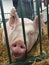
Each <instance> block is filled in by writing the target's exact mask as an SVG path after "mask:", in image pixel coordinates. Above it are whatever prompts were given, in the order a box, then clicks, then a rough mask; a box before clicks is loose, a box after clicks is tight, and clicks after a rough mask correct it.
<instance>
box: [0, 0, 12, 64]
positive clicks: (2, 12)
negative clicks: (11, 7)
mask: <svg viewBox="0 0 49 65" xmlns="http://www.w3.org/2000/svg"><path fill="white" fill-rule="evenodd" d="M0 3H1V15H2V22H3V26H4V31H5V36H6V44H7V50H8V56H9V62H10V63H11V55H10V48H9V41H8V36H7V30H6V23H5V18H4V11H3V5H2V0H0Z"/></svg>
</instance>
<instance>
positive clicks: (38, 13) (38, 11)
mask: <svg viewBox="0 0 49 65" xmlns="http://www.w3.org/2000/svg"><path fill="white" fill-rule="evenodd" d="M36 3H37V15H38V25H39V26H38V27H39V38H40V54H42V37H41V25H40V10H39V6H38V5H39V2H38V0H36Z"/></svg>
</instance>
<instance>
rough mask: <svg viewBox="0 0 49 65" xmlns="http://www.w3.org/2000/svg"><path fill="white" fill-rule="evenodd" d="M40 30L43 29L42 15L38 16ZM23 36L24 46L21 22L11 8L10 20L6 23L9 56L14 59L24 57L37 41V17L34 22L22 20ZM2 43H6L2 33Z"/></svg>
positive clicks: (26, 19) (14, 10)
mask: <svg viewBox="0 0 49 65" xmlns="http://www.w3.org/2000/svg"><path fill="white" fill-rule="evenodd" d="M40 22H41V28H42V27H43V23H44V20H43V15H42V14H40ZM24 25H25V34H26V44H27V48H26V46H25V44H24V37H23V30H22V20H21V18H19V16H18V14H17V12H16V9H15V8H14V7H13V8H12V9H11V13H10V18H9V20H8V22H7V23H6V27H7V32H8V39H9V46H10V51H11V55H12V56H13V58H14V59H16V60H17V59H21V58H23V57H24V55H25V51H26V50H27V52H29V51H30V50H31V48H32V47H33V45H34V44H35V42H36V41H37V38H38V35H39V30H38V16H36V17H35V19H34V21H32V20H30V19H28V18H24ZM3 42H4V43H6V40H5V34H4V31H3Z"/></svg>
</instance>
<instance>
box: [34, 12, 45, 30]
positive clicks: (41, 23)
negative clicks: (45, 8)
mask: <svg viewBox="0 0 49 65" xmlns="http://www.w3.org/2000/svg"><path fill="white" fill-rule="evenodd" d="M43 24H44V17H43V14H42V13H41V14H40V25H41V27H43ZM34 27H35V29H36V30H37V29H38V16H35V19H34Z"/></svg>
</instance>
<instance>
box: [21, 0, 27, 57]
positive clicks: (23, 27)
mask: <svg viewBox="0 0 49 65" xmlns="http://www.w3.org/2000/svg"><path fill="white" fill-rule="evenodd" d="M20 3H21V5H20V7H21V11H20V12H21V19H22V29H23V37H24V43H25V45H26V48H27V44H26V34H25V25H24V19H23V11H22V0H21V1H20ZM25 58H27V50H26V53H25Z"/></svg>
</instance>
